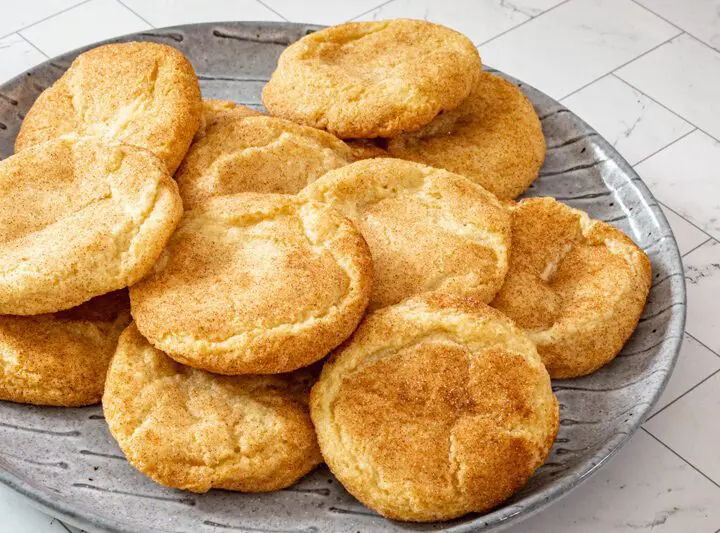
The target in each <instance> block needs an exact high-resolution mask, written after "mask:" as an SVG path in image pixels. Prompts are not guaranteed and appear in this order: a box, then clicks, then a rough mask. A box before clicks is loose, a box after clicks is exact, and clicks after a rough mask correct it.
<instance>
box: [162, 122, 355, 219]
mask: <svg viewBox="0 0 720 533" xmlns="http://www.w3.org/2000/svg"><path fill="white" fill-rule="evenodd" d="M352 161H353V156H352V152H351V150H350V148H349V147H348V146H347V145H345V143H343V142H342V141H341V140H340V139H338V138H336V137H334V136H332V135H330V134H329V133H327V132H324V131H321V130H317V129H314V128H308V127H306V126H299V125H297V124H294V123H292V122H289V121H287V120H282V119H278V118H273V117H267V116H249V115H248V114H247V111H245V110H243V109H238V108H234V109H231V110H226V111H223V112H220V113H216V114H215V115H214V117H213V119H212V120H211V121H210V122H208V124H207V126H206V128H205V131H204V135H203V136H202V138H200V139H197V140H196V141H195V142H194V143H193V144H192V146H191V147H190V150H189V151H188V154H187V156H186V157H185V159H184V160H183V162H182V164H181V165H180V168H179V169H178V171H177V173H176V174H175V179H176V180H177V182H178V186H179V187H180V195H181V196H182V199H183V203H184V204H185V208H186V209H190V208H192V207H193V206H195V205H197V204H198V203H200V202H202V201H204V200H206V199H208V198H211V197H213V196H222V195H227V194H235V193H240V192H258V193H281V194H295V193H297V192H298V191H300V190H301V189H302V188H303V187H305V186H306V185H307V184H308V183H311V182H313V181H314V180H316V179H317V178H319V177H320V176H322V175H323V174H325V173H326V172H328V171H330V170H333V169H335V168H338V167H341V166H344V165H347V164H349V163H351V162H352Z"/></svg>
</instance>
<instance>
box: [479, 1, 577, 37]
mask: <svg viewBox="0 0 720 533" xmlns="http://www.w3.org/2000/svg"><path fill="white" fill-rule="evenodd" d="M568 2H570V0H564V1H563V2H560V3H559V4H557V5H554V6H552V7H551V8H550V9H546V10H545V11H543V12H542V13H540V14H539V15H535V16H534V17H533V16H530V15H527V13H525V15H526V16H528V17H530V18H529V19H527V20H524V21H522V22H521V23H520V24H517V25H515V26H513V27H512V28H508V29H507V30H505V31H503V32H500V33H498V34H497V35H495V36H494V37H490V39H487V40H485V41H483V42H481V43H479V44H476V45H475V47H476V48H480V47H481V46H485V45H486V44H488V43H489V42H492V41H494V40H495V39H497V38H499V37H502V36H503V35H505V34H506V33H509V32H511V31H513V30H516V29H518V28H519V27H520V26H524V25H525V24H527V23H528V22H530V21H531V20H536V19H538V18H540V17H542V16H543V15H545V14H546V13H550V12H551V11H553V10H554V9H557V8H559V7H560V6H564V5H565V4H567V3H568Z"/></svg>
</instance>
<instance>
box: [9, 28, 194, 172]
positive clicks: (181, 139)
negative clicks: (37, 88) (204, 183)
mask: <svg viewBox="0 0 720 533" xmlns="http://www.w3.org/2000/svg"><path fill="white" fill-rule="evenodd" d="M201 113H202V103H201V98H200V86H199V85H198V80H197V78H196V76H195V72H194V71H193V68H192V65H191V64H190V62H189V61H188V60H187V58H186V57H185V56H184V55H182V53H180V52H179V51H178V50H176V49H175V48H172V47H171V46H165V45H162V44H156V43H147V42H131V43H118V44H108V45H104V46H99V47H98V48H94V49H92V50H89V51H87V52H85V53H83V54H80V55H79V56H78V57H77V58H76V59H75V61H73V64H72V66H71V67H70V68H69V69H68V71H67V72H65V74H63V75H62V77H61V78H60V79H59V80H58V81H56V82H55V83H54V84H53V85H52V86H51V87H50V88H49V89H47V90H45V91H44V92H43V93H42V94H41V95H40V96H39V97H38V99H37V100H36V101H35V103H34V104H33V106H32V108H31V109H30V111H29V112H28V114H27V116H26V117H25V120H24V121H23V123H22V127H21V128H20V133H18V136H17V139H16V141H15V150H16V151H20V150H24V149H26V148H27V147H29V146H32V145H34V144H37V143H39V142H43V141H47V140H50V139H55V138H57V137H59V136H61V135H64V134H68V133H77V134H79V135H87V136H95V137H101V138H104V139H106V140H112V141H118V142H122V143H126V144H132V145H134V146H140V147H142V148H147V149H148V150H150V151H152V152H153V153H154V154H155V155H157V156H158V157H159V158H160V159H162V160H163V161H164V163H165V165H166V166H167V168H168V171H169V172H170V174H173V173H174V172H175V169H176V168H177V166H178V165H179V164H180V161H182V158H183V156H184V155H185V152H186V151H187V149H188V147H189V146H190V142H191V141H192V139H193V136H194V135H195V132H196V131H197V129H198V127H199V126H200V117H201Z"/></svg>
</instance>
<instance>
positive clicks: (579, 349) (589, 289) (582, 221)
mask: <svg viewBox="0 0 720 533" xmlns="http://www.w3.org/2000/svg"><path fill="white" fill-rule="evenodd" d="M511 211H512V226H513V230H512V239H513V249H512V254H511V257H510V269H509V271H508V274H507V277H506V278H505V284H504V285H503V287H502V289H501V290H500V292H499V293H498V295H497V296H496V298H495V299H494V300H493V302H492V303H491V305H492V306H493V307H495V308H497V309H499V310H500V311H502V312H503V313H505V314H506V315H507V316H509V317H510V318H511V319H512V320H514V321H515V323H516V324H517V325H518V326H519V327H521V328H523V329H524V330H525V332H526V333H527V334H528V336H529V337H530V338H531V339H532V340H533V341H534V342H535V344H536V345H537V349H538V353H539V354H540V356H541V357H542V359H543V362H544V363H545V366H546V367H547V369H548V372H550V375H551V376H552V377H553V378H572V377H577V376H583V375H585V374H589V373H590V372H594V371H595V370H597V369H598V368H600V367H601V366H603V365H604V364H606V363H608V362H609V361H611V360H612V359H613V358H614V357H615V356H616V355H617V354H618V353H619V352H620V350H621V349H622V347H623V345H624V344H625V342H626V341H627V340H628V338H629V337H630V335H631V334H632V332H633V331H634V330H635V327H636V326H637V323H638V320H639V319H640V315H641V314H642V311H643V308H644V307H645V300H646V299H647V296H648V292H649V290H650V283H651V266H650V260H649V259H648V257H647V255H646V254H645V252H643V251H642V250H641V249H640V248H638V246H637V245H636V244H635V243H633V242H632V241H631V240H630V239H629V238H628V237H627V236H626V235H625V234H623V233H622V232H621V231H620V230H617V229H615V228H613V227H612V226H610V225H609V224H606V223H604V222H600V221H597V220H592V219H590V218H589V217H588V216H587V214H585V213H584V212H582V211H579V210H577V209H572V208H570V207H568V206H566V205H564V204H561V203H560V202H557V201H555V200H553V199H552V198H530V199H526V200H522V201H521V202H519V203H518V204H517V205H516V206H515V207H513V208H512V209H511Z"/></svg>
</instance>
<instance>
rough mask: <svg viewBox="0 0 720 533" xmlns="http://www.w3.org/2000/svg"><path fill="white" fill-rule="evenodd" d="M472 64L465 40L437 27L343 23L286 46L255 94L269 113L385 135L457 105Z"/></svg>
mask: <svg viewBox="0 0 720 533" xmlns="http://www.w3.org/2000/svg"><path fill="white" fill-rule="evenodd" d="M479 67H480V56H479V55H478V51H477V48H475V46H474V45H473V43H472V41H470V39H468V38H467V37H465V36H464V35H462V34H460V33H458V32H456V31H453V30H451V29H449V28H446V27H445V26H440V25H438V24H432V23H430V22H427V21H424V20H409V19H395V20H385V21H378V22H348V23H346V24H341V25H339V26H333V27H331V28H326V29H323V30H320V31H317V32H314V33H311V34H310V35H307V36H305V37H303V38H302V39H300V40H299V41H297V42H296V43H294V44H292V45H290V46H289V47H288V48H286V49H285V50H284V51H283V53H282V55H281V56H280V59H279V60H278V65H277V69H276V70H275V72H274V73H273V75H272V77H271V78H270V81H269V82H268V84H267V85H265V88H264V89H263V94H262V98H263V103H264V104H265V107H266V108H267V109H268V111H269V112H270V113H271V114H272V115H275V116H278V117H282V118H286V119H288V120H292V121H294V122H298V123H300V124H305V125H307V126H313V127H315V128H321V129H326V130H327V131H329V132H330V133H332V134H334V135H337V136H338V137H341V138H357V139H367V138H373V137H392V136H395V135H398V134H400V133H403V132H410V131H415V130H418V129H420V128H421V127H422V126H424V125H425V124H427V123H428V122H430V121H431V120H432V119H433V118H435V116H436V115H437V114H438V113H440V112H442V111H444V110H448V109H454V108H455V107H457V106H458V105H459V104H460V102H462V101H463V100H464V99H465V98H467V96H468V95H469V94H470V90H471V89H472V87H473V85H474V83H475V81H476V80H477V76H478V72H479Z"/></svg>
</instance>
